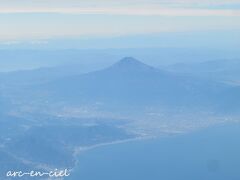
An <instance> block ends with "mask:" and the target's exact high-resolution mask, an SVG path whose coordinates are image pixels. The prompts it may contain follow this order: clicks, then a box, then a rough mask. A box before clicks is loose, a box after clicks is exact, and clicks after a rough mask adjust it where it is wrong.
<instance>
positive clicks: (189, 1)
mask: <svg viewBox="0 0 240 180" xmlns="http://www.w3.org/2000/svg"><path fill="white" fill-rule="evenodd" d="M0 24H1V29H0V41H1V40H4V41H5V40H11V41H15V40H18V39H48V38H59V37H60V38H62V37H64V38H66V37H80V36H81V37H91V36H100V37H101V36H118V35H135V34H151V33H162V32H182V31H185V32H186V31H189V32H190V31H209V30H211V31H216V32H217V31H222V30H224V31H229V30H234V31H239V30H240V0H201V1H199V0H121V1H116V0H88V1H85V0H84V1H83V0H21V1H20V0H1V1H0ZM16 30H17V31H16Z"/></svg>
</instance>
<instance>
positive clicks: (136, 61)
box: [118, 57, 143, 65]
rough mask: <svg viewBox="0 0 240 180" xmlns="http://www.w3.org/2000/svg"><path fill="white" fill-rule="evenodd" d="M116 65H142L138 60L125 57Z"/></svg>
mask: <svg viewBox="0 0 240 180" xmlns="http://www.w3.org/2000/svg"><path fill="white" fill-rule="evenodd" d="M118 64H128V65H129V64H135V65H138V64H143V63H142V62H140V61H139V60H137V59H135V58H133V57H125V58H123V59H121V60H120V61H118Z"/></svg>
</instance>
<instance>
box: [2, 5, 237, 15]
mask: <svg viewBox="0 0 240 180" xmlns="http://www.w3.org/2000/svg"><path fill="white" fill-rule="evenodd" d="M0 13H6V14H8V13H63V14H106V15H145V16H240V10H229V9H224V10H223V9H222V10H221V9H193V8H185V9H184V8H163V7H146V8H142V7H131V8H124V7H119V8H117V7H105V8H104V7H102V8H98V7H95V8H80V7H73V8H0Z"/></svg>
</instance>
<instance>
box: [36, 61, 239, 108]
mask: <svg viewBox="0 0 240 180" xmlns="http://www.w3.org/2000/svg"><path fill="white" fill-rule="evenodd" d="M35 88H36V87H35ZM232 89H233V87H232V86H229V85H225V84H223V83H216V82H214V81H209V80H203V79H200V78H193V77H188V76H179V74H174V73H169V72H167V71H162V70H159V69H157V68H154V67H151V66H148V65H146V64H144V63H142V62H140V61H138V60H136V59H134V58H131V57H127V58H124V59H122V60H120V61H119V62H117V63H115V64H113V65H112V66H110V67H108V68H106V69H103V70H101V71H95V72H91V73H87V74H84V75H78V76H71V77H65V78H61V79H58V80H56V81H53V82H50V83H46V84H44V85H41V86H37V92H38V94H39V93H40V94H41V92H45V94H46V93H47V95H48V100H50V101H51V100H53V101H61V102H68V103H73V104H96V103H98V104H101V105H102V106H103V107H108V108H109V107H112V108H113V107H115V108H123V107H134V108H139V107H149V106H156V107H161V108H179V109H181V108H189V109H199V108H200V109H207V110H213V109H215V108H218V107H219V106H224V102H223V99H229V98H228V96H229V95H230V94H229V92H234V94H237V93H238V88H236V89H234V90H232ZM234 94H231V96H234ZM229 103H231V102H229ZM228 107H231V104H228Z"/></svg>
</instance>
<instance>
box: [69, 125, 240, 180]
mask: <svg viewBox="0 0 240 180" xmlns="http://www.w3.org/2000/svg"><path fill="white" fill-rule="evenodd" d="M68 179H71V180H239V179H240V125H239V124H233V125H225V126H223V125H222V126H218V127H212V128H208V129H204V130H201V131H198V132H194V133H188V134H184V135H179V136H174V137H167V138H159V139H152V140H143V141H136V142H127V143H122V144H114V145H109V146H102V147H99V148H96V149H92V150H89V151H86V152H84V153H82V154H81V155H80V156H79V164H78V166H77V167H76V168H75V171H74V172H73V173H72V175H71V176H70V178H68Z"/></svg>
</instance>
